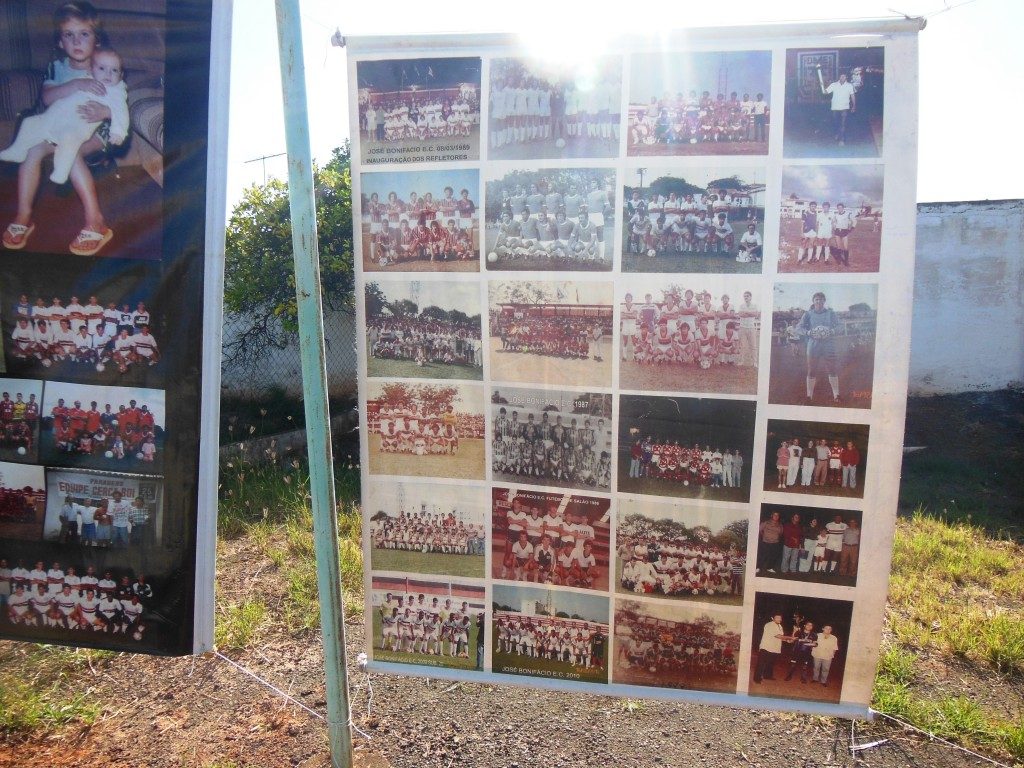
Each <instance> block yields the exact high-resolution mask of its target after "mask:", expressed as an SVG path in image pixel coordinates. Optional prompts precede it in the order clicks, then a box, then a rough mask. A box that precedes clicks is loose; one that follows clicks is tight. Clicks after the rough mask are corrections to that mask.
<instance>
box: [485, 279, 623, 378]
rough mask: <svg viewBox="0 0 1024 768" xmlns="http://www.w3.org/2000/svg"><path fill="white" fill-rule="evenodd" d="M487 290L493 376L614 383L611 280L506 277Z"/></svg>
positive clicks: (492, 284)
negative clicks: (603, 281) (583, 280)
mask: <svg viewBox="0 0 1024 768" xmlns="http://www.w3.org/2000/svg"><path fill="white" fill-rule="evenodd" d="M488 290H489V307H488V310H489V320H490V323H489V328H490V336H491V339H490V358H489V359H490V365H491V372H490V375H491V378H492V379H495V380H498V381H513V382H523V383H537V384H563V385H574V384H577V383H578V382H581V381H586V382H588V383H590V384H593V385H595V386H603V387H609V386H611V381H612V354H613V352H612V351H611V343H612V317H613V314H614V307H613V306H612V284H611V283H583V282H544V281H539V280H531V281H512V280H503V281H491V282H490V283H489V284H488Z"/></svg>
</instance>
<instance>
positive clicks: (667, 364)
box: [619, 275, 761, 395]
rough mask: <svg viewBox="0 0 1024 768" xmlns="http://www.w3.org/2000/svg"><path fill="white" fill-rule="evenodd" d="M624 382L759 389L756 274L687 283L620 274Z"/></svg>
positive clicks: (668, 387)
mask: <svg viewBox="0 0 1024 768" xmlns="http://www.w3.org/2000/svg"><path fill="white" fill-rule="evenodd" d="M622 282H623V284H624V286H625V293H624V294H622V301H621V303H620V304H619V349H620V355H619V357H620V361H619V386H620V387H621V388H622V389H632V390H638V391H642V392H649V391H662V392H664V391H675V392H711V393H715V394H722V395H754V394H757V371H758V356H759V346H760V341H759V339H760V335H761V309H760V303H761V302H760V296H756V295H755V293H754V291H753V290H750V288H749V287H748V286H749V285H753V286H754V287H755V288H756V287H757V282H756V281H754V280H752V279H750V278H742V277H738V278H734V277H722V276H719V275H701V276H700V278H699V279H697V280H696V281H695V282H693V283H691V284H689V285H683V284H680V283H676V282H667V281H666V279H665V278H664V277H662V278H658V279H655V278H651V277H647V278H643V279H636V278H628V279H623V280H622Z"/></svg>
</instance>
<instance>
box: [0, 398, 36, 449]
mask: <svg viewBox="0 0 1024 768" xmlns="http://www.w3.org/2000/svg"><path fill="white" fill-rule="evenodd" d="M0 392H2V394H0V462H2V461H22V462H34V461H36V459H37V456H38V450H39V409H40V407H41V404H42V401H43V382H41V381H31V380H28V379H2V378H0Z"/></svg>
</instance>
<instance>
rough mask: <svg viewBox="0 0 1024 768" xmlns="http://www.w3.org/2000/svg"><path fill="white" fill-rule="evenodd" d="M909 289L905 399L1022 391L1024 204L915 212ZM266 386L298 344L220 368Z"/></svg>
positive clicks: (345, 354)
mask: <svg viewBox="0 0 1024 768" xmlns="http://www.w3.org/2000/svg"><path fill="white" fill-rule="evenodd" d="M914 282H915V285H914V321H913V322H914V328H913V337H912V343H911V355H910V392H911V394H915V395H922V394H943V393H952V392H965V391H978V390H995V389H1004V388H1006V387H1008V386H1014V387H1017V386H1021V385H1022V384H1024V200H997V201H977V202H964V203H922V204H920V205H918V212H917V268H916V276H915V281H914ZM324 328H325V333H326V337H327V349H328V353H327V372H328V377H329V382H330V389H331V392H332V394H336V395H343V394H348V393H351V392H354V391H355V386H356V384H355V382H356V377H355V367H356V357H355V352H354V343H355V318H354V316H352V315H348V314H344V313H341V312H330V313H328V314H327V315H325V317H324ZM224 335H225V341H227V340H228V339H229V338H230V335H231V329H230V328H225V334H224ZM271 385H277V386H281V387H283V388H284V389H286V390H287V391H289V392H290V393H292V394H296V395H297V394H299V393H300V391H301V387H302V383H301V370H300V363H299V350H298V343H297V342H296V343H295V344H292V345H289V346H288V347H286V348H284V349H271V350H270V351H269V353H268V356H267V358H266V359H265V360H264V361H263V362H262V363H261V365H260V366H259V368H258V370H256V371H246V370H239V369H230V368H228V367H225V370H224V376H223V386H224V391H225V392H232V393H238V394H242V393H246V392H252V391H261V390H264V389H265V388H267V387H269V386H271Z"/></svg>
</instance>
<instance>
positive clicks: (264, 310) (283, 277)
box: [224, 142, 355, 363]
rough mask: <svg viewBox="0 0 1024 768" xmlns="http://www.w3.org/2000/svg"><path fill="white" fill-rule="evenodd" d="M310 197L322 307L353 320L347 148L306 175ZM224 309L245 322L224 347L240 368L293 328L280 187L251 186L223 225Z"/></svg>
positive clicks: (284, 192)
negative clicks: (313, 206) (313, 204)
mask: <svg viewBox="0 0 1024 768" xmlns="http://www.w3.org/2000/svg"><path fill="white" fill-rule="evenodd" d="M313 190H314V195H315V200H316V222H317V235H318V245H319V248H320V279H321V283H322V288H323V300H324V305H325V307H327V308H329V309H332V310H338V311H343V312H353V311H354V309H355V297H354V296H353V291H352V289H353V286H354V274H353V250H352V184H351V174H350V147H349V145H348V143H347V142H346V144H345V146H342V147H338V148H337V149H335V150H334V151H333V152H332V154H331V159H330V161H329V162H328V163H327V164H326V165H324V166H317V165H314V167H313ZM224 308H225V310H226V311H227V312H230V313H233V314H236V315H242V316H244V317H245V318H247V319H248V320H250V321H251V324H250V326H249V327H248V329H247V330H246V331H245V332H244V333H242V334H239V335H238V336H236V337H235V338H234V339H232V340H230V341H229V342H228V343H227V344H226V345H225V355H226V356H227V357H228V358H229V359H232V360H236V361H238V362H241V363H252V362H255V361H256V360H258V359H259V358H260V356H261V354H262V353H263V351H264V350H266V349H267V348H268V347H270V346H278V347H281V346H284V345H285V344H287V343H288V342H289V341H291V340H292V339H293V338H294V337H295V334H296V331H297V328H298V318H297V306H296V300H295V275H294V267H293V261H292V228H291V212H290V210H289V207H288V185H287V183H286V182H284V181H282V180H281V179H271V180H270V181H268V182H267V183H266V184H262V185H261V184H254V185H253V186H251V187H249V188H248V189H247V190H245V192H244V193H243V195H242V200H241V201H240V202H239V203H238V204H237V205H236V206H235V207H234V210H232V212H231V217H230V218H229V220H228V226H227V235H226V241H225V262H224Z"/></svg>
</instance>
